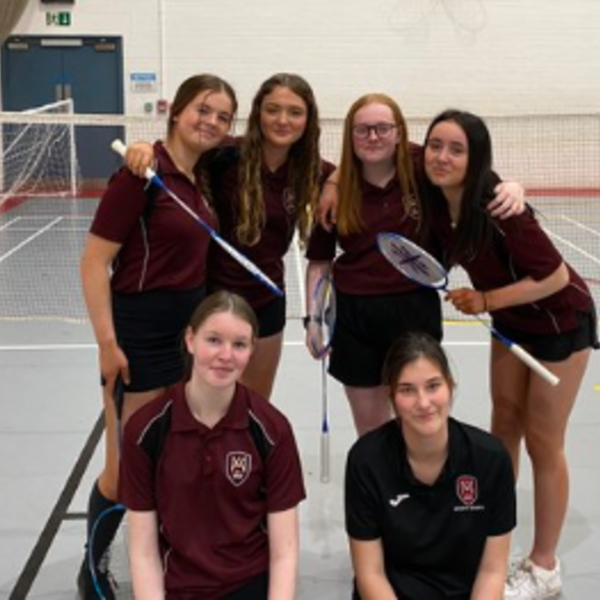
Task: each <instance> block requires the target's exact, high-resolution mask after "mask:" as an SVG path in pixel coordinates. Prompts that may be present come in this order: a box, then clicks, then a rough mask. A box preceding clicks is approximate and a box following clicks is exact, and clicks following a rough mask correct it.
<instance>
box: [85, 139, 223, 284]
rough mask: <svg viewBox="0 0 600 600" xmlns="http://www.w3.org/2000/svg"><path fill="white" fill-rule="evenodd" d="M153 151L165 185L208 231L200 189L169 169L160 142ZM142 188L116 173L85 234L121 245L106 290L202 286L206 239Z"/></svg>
mask: <svg viewBox="0 0 600 600" xmlns="http://www.w3.org/2000/svg"><path fill="white" fill-rule="evenodd" d="M154 149H155V156H156V158H157V161H158V168H157V171H158V173H159V174H160V176H161V178H162V179H163V181H164V182H165V184H166V185H167V186H168V187H169V188H170V189H171V190H172V191H173V192H175V194H176V195H177V196H178V197H179V198H180V199H181V200H182V201H183V202H185V204H186V205H187V206H189V207H190V208H191V209H192V210H193V211H194V212H195V213H196V214H198V215H200V216H201V217H202V218H203V219H204V220H205V221H207V222H208V223H209V224H210V225H211V226H213V227H214V225H215V220H214V217H213V215H212V213H211V212H210V210H209V208H208V206H207V204H206V202H205V200H204V198H203V196H202V193H201V192H200V190H199V189H198V188H197V187H196V186H195V185H194V184H193V183H192V182H191V181H190V180H189V179H188V178H187V177H186V176H185V175H183V174H182V173H181V172H180V171H179V170H178V169H177V168H176V167H175V165H174V164H173V162H172V161H171V159H170V157H169V155H168V154H167V152H166V150H165V149H164V147H163V145H162V143H161V142H156V144H155V146H154ZM147 185H148V183H147V181H146V180H144V179H141V178H139V177H136V176H135V175H133V174H132V173H131V172H130V171H129V170H128V169H126V168H122V169H121V170H119V171H118V172H117V173H116V174H115V175H114V176H113V178H112V179H111V181H110V184H109V186H108V187H107V189H106V191H105V193H104V195H103V196H102V199H101V201H100V204H99V205H98V209H97V211H96V215H95V216H94V220H93V222H92V226H91V229H90V231H91V232H92V233H93V234H94V235H97V236H98V237H101V238H103V239H105V240H108V241H111V242H117V243H119V244H121V248H120V250H119V253H118V254H117V256H116V258H115V260H114V264H113V276H112V278H111V286H112V290H113V291H114V292H117V293H132V292H140V291H148V290H189V289H193V288H196V287H199V286H201V285H203V284H204V283H205V279H206V263H207V254H208V247H209V243H210V236H209V235H208V234H207V233H206V232H205V231H204V230H203V229H202V228H201V227H200V226H199V225H198V223H197V222H196V221H195V220H194V219H193V218H191V217H190V216H189V215H188V214H187V213H185V212H184V211H183V209H182V208H181V207H180V206H178V205H177V204H176V203H175V201H174V200H172V199H171V198H170V197H169V196H168V195H167V194H166V193H165V192H164V191H163V190H162V189H159V188H157V187H156V186H151V187H150V188H149V189H148V190H145V187H146V186H147ZM149 198H151V199H149ZM149 203H150V204H151V208H150V209H148V206H149Z"/></svg>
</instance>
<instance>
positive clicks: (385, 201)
mask: <svg viewBox="0 0 600 600" xmlns="http://www.w3.org/2000/svg"><path fill="white" fill-rule="evenodd" d="M419 154H420V150H419V147H418V146H411V159H412V160H413V162H416V161H418V160H419ZM361 191H362V205H361V218H362V221H363V223H364V226H363V230H362V231H361V232H359V233H353V234H350V235H340V234H339V233H338V232H337V231H336V230H335V229H334V230H333V231H331V232H328V231H326V230H324V229H323V228H322V227H321V226H320V225H317V226H316V227H315V229H314V230H313V233H312V234H311V237H310V240H309V244H308V248H307V252H306V258H308V260H315V261H331V260H334V257H335V256H336V251H337V246H338V245H339V248H340V250H341V253H340V254H339V256H338V257H337V258H336V259H335V262H334V264H333V276H334V280H335V285H336V288H337V289H338V290H339V291H340V292H342V293H345V294H354V295H361V296H365V295H366V296H371V295H382V294H400V293H403V292H408V291H412V290H415V289H417V288H418V287H419V286H418V285H417V284H415V283H413V282H412V281H410V280H409V279H407V278H406V277H404V276H403V275H402V274H401V273H400V272H399V271H397V270H396V269H395V268H394V267H393V266H392V265H391V264H390V263H389V262H388V261H387V260H386V259H385V258H384V256H383V254H382V253H381V252H379V249H378V247H377V234H379V233H382V232H393V233H399V234H401V235H403V236H405V237H407V238H409V239H412V240H415V239H417V226H418V220H417V218H416V216H417V215H416V213H415V211H414V210H408V211H407V206H414V199H410V200H408V201H407V202H404V201H403V194H402V189H401V187H400V181H399V180H398V178H397V177H394V179H392V180H391V181H390V182H389V183H388V184H387V185H386V186H385V187H384V188H379V187H376V186H374V185H371V184H370V183H368V182H366V181H364V180H363V181H362V182H361Z"/></svg>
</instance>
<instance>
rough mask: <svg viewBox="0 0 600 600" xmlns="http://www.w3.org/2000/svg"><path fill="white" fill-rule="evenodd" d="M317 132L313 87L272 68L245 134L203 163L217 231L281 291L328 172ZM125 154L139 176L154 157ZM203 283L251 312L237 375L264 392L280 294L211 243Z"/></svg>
mask: <svg viewBox="0 0 600 600" xmlns="http://www.w3.org/2000/svg"><path fill="white" fill-rule="evenodd" d="M319 136H320V127H319V116H318V109H317V104H316V101H315V97H314V94H313V91H312V89H311V87H310V86H309V84H308V83H307V82H306V81H305V80H304V79H303V78H302V77H300V76H298V75H294V74H291V73H278V74H276V75H273V76H272V77H270V78H269V79H267V80H266V81H265V82H264V83H263V84H262V85H261V86H260V88H259V90H258V92H257V93H256V95H255V97H254V100H253V102H252V108H251V111H250V115H249V117H248V123H247V128H246V132H245V133H244V136H243V137H242V138H239V139H236V140H234V141H233V143H234V147H233V148H222V149H221V151H220V152H219V153H218V154H217V155H216V156H215V157H214V160H213V161H212V162H211V164H210V165H209V169H210V172H211V189H212V192H213V197H214V199H215V208H216V211H217V214H218V217H219V230H220V233H221V235H222V236H223V237H224V238H226V239H227V241H229V242H230V243H231V244H232V245H233V246H235V247H236V248H238V249H239V250H240V251H241V252H242V253H243V254H245V255H246V256H248V258H250V260H252V261H253V262H254V263H255V264H256V265H257V266H258V267H259V268H260V269H261V270H262V271H263V272H265V273H266V274H267V275H268V276H269V277H270V278H271V279H272V280H273V281H274V282H275V283H276V284H277V285H278V286H279V287H280V289H284V286H285V266H284V256H285V254H286V253H287V251H288V250H289V247H290V244H291V242H292V238H293V236H294V233H295V232H296V231H297V232H298V234H299V236H300V238H301V239H303V240H305V239H306V237H307V235H308V231H309V228H310V225H311V216H312V209H313V207H314V204H315V201H316V199H317V197H318V192H319V189H320V183H321V182H322V181H323V180H324V179H325V178H326V177H327V176H328V175H329V174H330V173H331V171H333V165H331V164H329V163H326V162H324V161H322V160H321V157H320V154H319ZM126 158H127V164H128V165H129V166H130V168H132V169H133V170H134V171H135V172H136V173H140V174H143V172H144V170H145V168H146V167H147V166H150V164H151V163H152V160H153V156H152V151H151V148H150V146H149V145H148V144H136V145H135V146H134V147H133V148H130V150H129V151H128V153H127V157H126ZM209 281H210V287H211V289H228V290H230V291H233V292H236V293H238V294H240V295H242V296H243V297H244V298H246V300H248V302H249V303H250V305H251V306H252V308H253V309H254V310H255V312H256V314H257V316H258V320H259V323H260V332H259V338H258V340H257V343H256V348H255V351H254V353H253V355H252V358H251V360H250V364H249V365H248V368H247V369H246V371H245V373H244V375H243V378H242V381H243V382H244V383H245V384H246V385H247V386H249V387H251V388H252V389H254V390H255V391H257V392H259V393H260V394H261V395H263V396H264V397H266V398H269V397H270V396H271V392H272V390H273V384H274V381H275V376H276V373H277V368H278V366H279V361H280V358H281V350H282V345H283V329H284V327H285V314H286V303H285V302H286V301H285V298H275V297H273V294H272V293H271V292H270V291H269V290H268V289H267V288H266V287H265V286H264V285H263V284H261V283H260V282H258V281H257V280H256V279H254V278H253V277H252V276H251V275H249V274H248V272H247V271H246V270H245V269H244V268H243V267H241V266H240V265H239V264H238V263H237V262H236V261H235V260H233V259H232V258H231V257H230V256H229V255H228V254H226V253H224V252H223V251H222V250H221V249H219V248H218V247H212V248H211V252H210V263H209Z"/></svg>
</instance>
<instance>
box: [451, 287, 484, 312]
mask: <svg viewBox="0 0 600 600" xmlns="http://www.w3.org/2000/svg"><path fill="white" fill-rule="evenodd" d="M444 300H446V301H448V302H452V305H453V306H454V308H456V310H458V311H459V312H461V313H463V314H465V315H478V314H481V313H484V312H487V310H488V306H487V298H486V295H485V292H480V291H478V290H474V289H471V288H457V289H454V290H450V291H449V292H448V293H447V294H446V296H445V298H444Z"/></svg>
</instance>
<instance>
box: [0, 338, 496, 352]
mask: <svg viewBox="0 0 600 600" xmlns="http://www.w3.org/2000/svg"><path fill="white" fill-rule="evenodd" d="M489 343H490V342H489V340H483V341H479V342H472V341H464V342H461V341H454V342H450V341H448V342H443V345H444V346H488V345H489ZM283 345H284V346H304V345H305V343H304V342H303V341H290V342H284V343H283ZM97 348H98V346H97V345H96V344H19V345H4V346H0V352H55V351H67V352H69V351H73V350H96V349H97Z"/></svg>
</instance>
